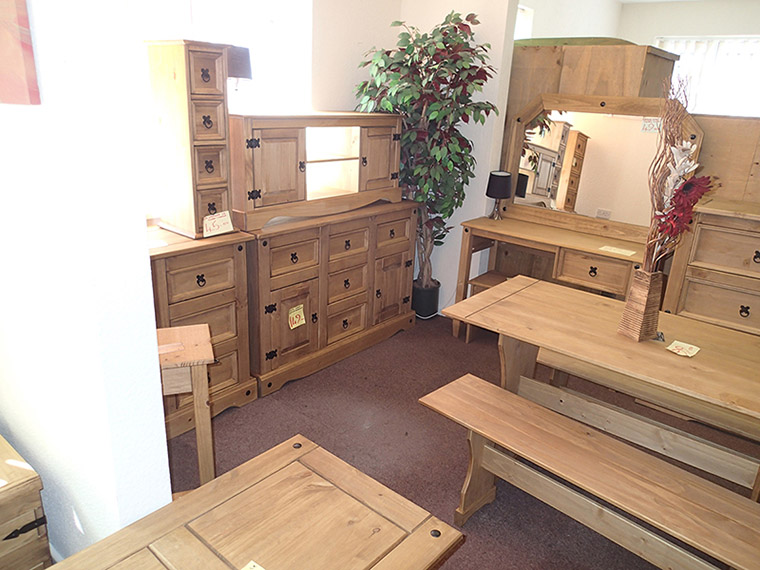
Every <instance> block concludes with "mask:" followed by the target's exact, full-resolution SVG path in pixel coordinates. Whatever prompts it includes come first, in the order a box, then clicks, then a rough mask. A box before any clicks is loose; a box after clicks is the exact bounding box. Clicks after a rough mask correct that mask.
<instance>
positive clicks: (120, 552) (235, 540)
mask: <svg viewBox="0 0 760 570" xmlns="http://www.w3.org/2000/svg"><path fill="white" fill-rule="evenodd" d="M462 540H463V536H462V534H461V533H460V532H459V531H457V530H455V529H454V528H452V527H450V526H448V525H447V524H445V523H443V522H442V521H440V520H438V519H437V518H435V517H433V516H432V515H431V514H430V513H428V512H427V511H425V510H424V509H422V508H421V507H419V506H417V505H415V504H414V503H412V502H410V501H408V500H407V499H405V498H404V497H402V496H401V495H399V494H398V493H395V492H394V491H392V490H390V489H388V488H387V487H385V486H383V485H381V484H380V483H378V482H377V481H375V480H373V479H372V478H370V477H369V476H367V475H365V474H364V473H362V472H361V471H359V470H357V469H355V468H354V467H352V466H350V465H348V464H347V463H345V462H343V461H342V460H340V459H338V458H337V457H335V456H334V455H332V454H330V453H329V452H327V451H325V450H324V449H322V448H321V447H319V446H318V445H316V444H315V443H313V442H311V441H309V440H308V439H306V438H304V437H302V436H300V435H296V436H294V437H293V438H291V439H289V440H288V441H285V442H283V443H281V444H280V445H278V446H276V447H273V448H272V449H270V450H269V451H266V452H264V453H263V454H261V455H259V456H258V457H255V458H253V459H251V460H250V461H248V462H246V463H244V464H243V465H241V466H239V467H237V468H235V469H233V470H232V471H229V472H227V473H225V474H224V475H222V476H220V477H218V478H216V479H214V480H213V481H211V482H210V483H207V484H206V485H203V486H202V487H200V488H198V489H196V490H195V491H193V492H191V493H189V494H187V495H185V496H184V497H182V498H180V499H178V500H176V501H174V502H173V503H171V504H169V505H167V506H165V507H163V508H162V509H159V510H158V511H156V512H154V513H152V514H150V515H148V516H147V517H145V518H143V519H141V520H139V521H137V522H135V523H133V524H132V525H130V526H128V527H126V528H124V529H122V530H121V531H119V532H117V533H115V534H113V535H111V536H109V537H107V538H105V539H104V540H102V541H100V542H98V543H96V544H94V545H92V546H90V547H89V548H87V549H85V550H83V551H82V552H80V553H78V554H75V555H74V556H72V557H70V558H67V559H66V560H64V561H63V562H60V563H59V564H58V565H56V566H57V567H58V568H60V569H61V570H66V569H67V568H72V569H73V568H76V569H77V570H87V569H95V568H97V569H105V568H113V569H115V570H132V569H135V570H137V569H140V570H145V569H147V570H151V569H156V570H164V569H166V568H171V569H173V568H203V569H204V570H216V569H219V570H230V568H237V569H240V570H243V569H257V570H258V569H263V570H292V569H294V568H309V569H312V570H319V569H325V570H327V569H330V570H334V569H337V568H340V569H341V570H350V569H357V570H364V569H369V568H372V569H374V570H400V569H406V568H408V569H427V568H431V567H435V565H436V564H437V563H438V561H440V560H442V559H444V558H445V557H447V556H448V555H450V554H451V552H453V551H454V550H455V549H456V548H458V546H459V545H460V544H461V542H462Z"/></svg>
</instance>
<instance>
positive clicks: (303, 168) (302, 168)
mask: <svg viewBox="0 0 760 570" xmlns="http://www.w3.org/2000/svg"><path fill="white" fill-rule="evenodd" d="M298 170H300V171H301V172H306V163H305V162H304V161H303V160H301V161H299V162H298Z"/></svg>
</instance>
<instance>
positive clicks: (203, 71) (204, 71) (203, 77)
mask: <svg viewBox="0 0 760 570" xmlns="http://www.w3.org/2000/svg"><path fill="white" fill-rule="evenodd" d="M201 80H202V81H203V83H208V82H209V81H211V74H210V73H209V72H208V68H207V67H201Z"/></svg>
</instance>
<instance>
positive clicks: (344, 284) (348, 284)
mask: <svg viewBox="0 0 760 570" xmlns="http://www.w3.org/2000/svg"><path fill="white" fill-rule="evenodd" d="M343 286H344V287H345V288H346V289H350V288H351V281H349V280H348V279H344V280H343Z"/></svg>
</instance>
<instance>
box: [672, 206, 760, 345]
mask: <svg viewBox="0 0 760 570" xmlns="http://www.w3.org/2000/svg"><path fill="white" fill-rule="evenodd" d="M688 237H689V240H688V241H685V242H684V243H683V244H682V245H681V247H680V248H679V251H678V253H677V256H676V259H675V260H674V262H673V271H672V273H671V284H670V285H669V286H668V291H667V294H666V299H665V303H664V305H665V308H666V309H668V310H671V311H674V312H676V313H678V314H681V315H684V316H688V317H692V318H695V319H699V320H703V321H706V322H710V323H713V324H717V325H722V326H726V327H730V328H733V329H737V330H740V331H744V332H749V333H754V334H760V204H748V203H741V202H731V201H728V200H721V199H714V200H710V201H708V202H706V203H705V204H702V205H700V206H699V208H698V211H697V214H696V217H695V223H694V230H693V232H690V235H689V236H688Z"/></svg>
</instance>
